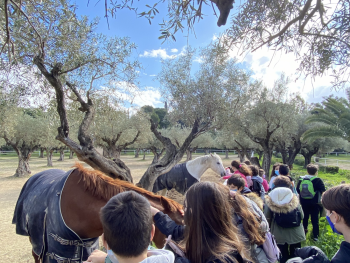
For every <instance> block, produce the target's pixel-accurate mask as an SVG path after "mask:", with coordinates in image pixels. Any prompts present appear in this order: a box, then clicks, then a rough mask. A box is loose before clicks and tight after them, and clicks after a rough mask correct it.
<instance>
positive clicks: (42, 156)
mask: <svg viewBox="0 0 350 263" xmlns="http://www.w3.org/2000/svg"><path fill="white" fill-rule="evenodd" d="M44 150H45V148H40V155H39V158H44Z"/></svg>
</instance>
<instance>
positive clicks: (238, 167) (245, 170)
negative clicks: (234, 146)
mask: <svg viewBox="0 0 350 263" xmlns="http://www.w3.org/2000/svg"><path fill="white" fill-rule="evenodd" d="M229 170H232V171H233V173H231V172H230V171H229ZM233 174H238V175H240V176H241V177H242V178H243V179H244V181H245V186H246V187H248V188H249V187H250V186H252V185H253V181H252V176H251V174H252V171H251V170H250V169H249V167H248V165H246V164H245V163H241V162H240V161H237V160H233V161H232V162H231V169H230V168H229V169H227V168H226V176H224V177H223V179H228V178H230V177H231V176H232V175H233Z"/></svg>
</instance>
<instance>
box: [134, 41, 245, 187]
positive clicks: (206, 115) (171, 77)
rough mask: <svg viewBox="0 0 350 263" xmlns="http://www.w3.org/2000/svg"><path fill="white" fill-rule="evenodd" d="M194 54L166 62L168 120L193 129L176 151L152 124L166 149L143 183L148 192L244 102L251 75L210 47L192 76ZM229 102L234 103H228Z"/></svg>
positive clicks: (162, 74) (161, 75) (190, 51)
mask: <svg viewBox="0 0 350 263" xmlns="http://www.w3.org/2000/svg"><path fill="white" fill-rule="evenodd" d="M195 55H196V54H195V50H193V49H190V48H189V49H188V50H187V51H186V52H185V54H184V55H183V56H179V57H177V58H175V59H172V60H166V61H163V66H162V71H161V72H160V73H159V74H158V78H159V81H160V83H161V85H162V88H161V89H162V92H163V97H166V98H167V101H168V106H169V110H168V114H167V119H168V120H169V121H170V122H171V123H173V124H175V123H177V122H181V123H182V125H183V126H184V127H187V128H189V129H191V132H190V133H189V134H188V136H187V137H186V139H185V140H184V142H183V144H182V145H181V146H180V147H176V145H175V144H174V143H172V142H171V140H170V139H169V138H168V137H166V136H163V135H162V134H160V133H159V131H158V130H157V129H156V127H157V124H154V123H153V122H152V124H151V130H152V132H153V133H154V134H155V136H156V137H157V139H158V140H160V141H161V142H162V144H163V146H164V148H165V149H166V153H165V155H164V156H163V158H161V159H160V160H159V161H158V162H157V163H155V164H152V165H151V166H150V167H149V168H148V169H147V171H146V173H145V174H144V176H143V177H142V178H141V180H140V184H141V185H142V186H143V187H144V188H146V189H152V187H153V184H154V181H155V179H156V178H157V177H158V176H159V175H161V174H164V173H166V172H168V171H169V170H170V169H171V168H172V167H173V166H174V165H175V164H176V163H178V162H179V161H180V160H181V159H182V157H183V155H184V154H185V152H186V150H187V149H188V147H189V146H190V145H191V142H192V141H193V140H194V139H195V138H196V137H198V136H199V135H200V134H202V133H205V132H207V131H209V130H214V129H219V128H220V127H221V126H222V124H223V123H224V122H225V120H227V119H228V113H229V112H230V111H234V110H235V109H237V111H239V108H240V105H241V104H240V103H242V102H243V101H244V96H245V93H244V92H243V89H244V88H245V87H246V86H245V85H242V83H244V84H245V83H246V82H247V80H248V79H249V75H248V74H246V73H245V72H243V71H242V70H241V69H239V67H238V66H237V65H236V64H235V61H234V60H232V59H227V56H226V54H225V52H223V50H222V49H221V48H220V47H219V46H213V45H211V46H208V47H207V48H204V49H203V50H201V52H199V55H200V57H201V59H202V61H203V63H201V64H200V67H199V69H198V71H196V72H192V71H193V70H192V69H193V66H194V65H193V64H194V63H196V62H194V59H195ZM227 100H229V101H230V102H231V103H225V102H226V101H227Z"/></svg>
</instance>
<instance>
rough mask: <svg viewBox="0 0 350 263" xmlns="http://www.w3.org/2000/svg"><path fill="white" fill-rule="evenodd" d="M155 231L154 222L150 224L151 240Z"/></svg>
mask: <svg viewBox="0 0 350 263" xmlns="http://www.w3.org/2000/svg"><path fill="white" fill-rule="evenodd" d="M155 232H156V227H155V226H154V224H152V231H151V241H152V240H153V237H154V233H155Z"/></svg>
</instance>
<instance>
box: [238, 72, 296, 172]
mask: <svg viewBox="0 0 350 263" xmlns="http://www.w3.org/2000/svg"><path fill="white" fill-rule="evenodd" d="M287 85H288V79H287V78H285V77H284V76H283V75H282V76H281V78H280V79H279V80H277V81H276V82H275V84H274V87H273V88H272V89H267V88H266V87H264V86H263V85H261V84H260V83H257V84H256V86H255V92H256V93H255V96H251V100H250V101H249V103H247V104H246V105H245V108H246V111H245V112H244V113H243V114H240V115H239V116H238V117H237V120H236V123H237V125H236V126H235V127H236V128H237V129H238V130H239V131H243V132H244V133H245V134H246V135H247V136H248V137H249V138H250V139H251V140H252V141H253V142H255V143H257V144H259V145H260V146H261V148H262V149H263V153H264V157H263V162H262V168H263V169H264V170H265V172H266V174H269V171H270V164H271V156H272V151H273V148H274V146H275V140H274V137H275V136H276V133H277V132H278V131H279V130H281V129H286V128H288V127H293V125H295V123H294V120H293V118H290V115H291V113H293V111H294V101H293V100H291V99H288V98H287V90H288V89H287Z"/></svg>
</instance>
